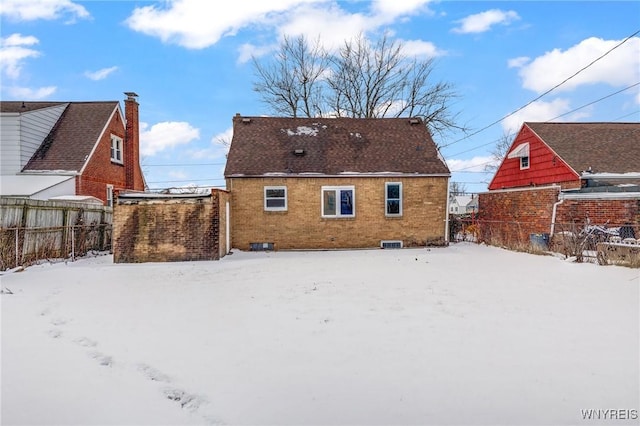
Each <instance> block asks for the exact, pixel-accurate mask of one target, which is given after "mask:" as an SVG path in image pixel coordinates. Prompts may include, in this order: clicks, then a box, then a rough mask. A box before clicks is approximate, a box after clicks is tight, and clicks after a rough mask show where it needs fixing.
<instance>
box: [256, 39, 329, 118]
mask: <svg viewBox="0 0 640 426" xmlns="http://www.w3.org/2000/svg"><path fill="white" fill-rule="evenodd" d="M253 65H254V69H255V74H256V77H257V80H256V81H255V82H254V85H253V90H254V91H256V92H258V93H260V95H261V96H262V100H263V102H264V103H266V104H267V105H268V106H269V107H270V108H271V109H272V110H273V112H274V113H276V114H278V115H283V116H287V117H298V116H305V117H316V116H319V115H322V110H323V102H324V100H323V96H322V86H323V83H322V80H321V77H322V75H323V74H324V73H325V72H326V71H327V68H328V55H327V53H326V52H325V51H324V50H323V48H322V47H321V45H320V40H319V39H318V40H316V42H315V44H314V45H313V46H309V44H308V43H307V41H306V39H305V38H304V36H300V37H298V38H296V39H295V40H291V39H290V38H288V37H285V38H284V40H283V42H282V44H281V45H280V50H279V51H278V53H277V54H276V55H275V58H274V61H273V62H272V63H271V64H268V65H264V66H263V65H261V64H260V62H258V60H257V59H256V58H255V57H254V58H253Z"/></svg>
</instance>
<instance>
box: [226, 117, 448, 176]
mask: <svg viewBox="0 0 640 426" xmlns="http://www.w3.org/2000/svg"><path fill="white" fill-rule="evenodd" d="M296 150H298V155H296V153H295V152H296ZM385 172H387V173H402V174H445V175H448V174H449V169H448V168H447V166H446V164H445V163H444V161H443V160H442V159H441V157H440V156H439V154H438V151H437V148H436V145H435V143H434V142H433V140H432V138H431V135H430V134H429V131H428V130H427V128H426V126H425V125H424V123H423V122H422V121H420V120H418V121H417V123H414V124H412V123H411V120H410V119H408V118H379V119H361V118H282V117H240V116H239V115H236V116H235V117H234V120H233V139H232V142H231V147H230V149H229V155H228V157H227V165H226V168H225V176H226V177H231V176H234V175H236V176H237V175H244V176H264V175H268V174H280V173H282V174H294V175H295V174H306V173H308V174H314V173H317V174H322V175H332V176H334V175H340V174H349V173H354V174H359V173H361V174H367V173H385Z"/></svg>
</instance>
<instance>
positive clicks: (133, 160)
mask: <svg viewBox="0 0 640 426" xmlns="http://www.w3.org/2000/svg"><path fill="white" fill-rule="evenodd" d="M124 94H125V95H126V96H127V99H125V101H124V115H125V120H126V130H125V142H124V167H125V176H126V188H127V189H133V190H136V191H143V190H144V181H143V179H142V171H141V169H140V121H139V116H138V101H137V97H138V94H137V93H135V92H124Z"/></svg>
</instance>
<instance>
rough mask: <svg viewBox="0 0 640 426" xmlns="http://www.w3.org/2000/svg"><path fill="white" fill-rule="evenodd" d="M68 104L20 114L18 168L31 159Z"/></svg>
mask: <svg viewBox="0 0 640 426" xmlns="http://www.w3.org/2000/svg"><path fill="white" fill-rule="evenodd" d="M67 105H68V104H62V105H59V106H55V107H50V108H43V109H39V110H37V111H32V112H28V113H25V114H22V117H21V121H20V140H21V143H20V168H21V169H22V167H24V166H25V165H26V164H27V162H28V161H29V160H30V159H31V157H33V154H35V152H36V150H37V149H38V147H39V146H40V144H42V141H44V138H45V137H46V136H47V135H48V134H49V132H50V131H51V129H52V128H53V126H54V124H56V122H57V121H58V119H59V118H60V116H61V115H62V113H63V112H64V110H65V108H66V107H67Z"/></svg>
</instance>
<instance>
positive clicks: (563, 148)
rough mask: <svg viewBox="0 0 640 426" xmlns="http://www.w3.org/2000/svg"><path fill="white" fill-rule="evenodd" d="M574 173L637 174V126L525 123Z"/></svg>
mask: <svg viewBox="0 0 640 426" xmlns="http://www.w3.org/2000/svg"><path fill="white" fill-rule="evenodd" d="M525 125H527V126H528V127H529V128H530V129H531V130H533V131H534V132H535V133H536V134H537V135H538V136H539V137H540V138H541V139H542V140H543V141H544V142H545V143H546V144H547V145H548V146H549V147H550V148H551V149H553V150H554V151H555V152H556V153H557V154H558V155H559V156H560V157H561V158H562V159H563V160H564V161H565V162H567V164H569V165H570V166H571V167H572V168H573V169H574V170H575V171H576V172H578V173H581V172H583V171H586V170H591V171H593V172H594V173H629V172H640V123H530V122H527V123H525Z"/></svg>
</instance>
